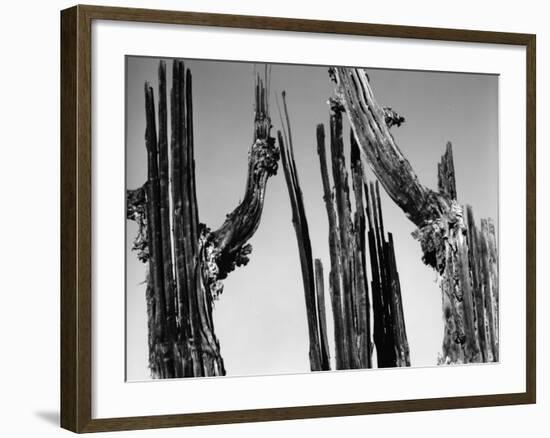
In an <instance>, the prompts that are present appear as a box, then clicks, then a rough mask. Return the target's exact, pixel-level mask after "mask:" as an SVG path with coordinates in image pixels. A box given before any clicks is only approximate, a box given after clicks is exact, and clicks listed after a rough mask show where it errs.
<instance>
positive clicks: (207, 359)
mask: <svg viewBox="0 0 550 438" xmlns="http://www.w3.org/2000/svg"><path fill="white" fill-rule="evenodd" d="M158 74H159V98H158V104H159V108H158V123H159V127H158V138H157V127H156V121H155V107H154V95H153V89H152V87H151V86H150V85H149V84H148V83H146V84H145V109H146V130H145V143H146V148H147V169H148V170H147V181H146V182H145V184H144V185H143V186H142V187H140V188H138V189H136V190H128V191H127V218H128V219H130V220H134V221H135V222H136V223H137V224H138V235H137V237H136V239H135V241H134V246H133V249H134V250H136V251H137V255H138V258H139V260H141V261H142V262H146V263H148V273H147V289H146V302H147V316H148V331H149V338H148V344H149V368H150V371H151V376H152V377H153V378H175V377H191V376H194V377H198V376H217V375H224V374H225V368H224V363H223V358H222V356H221V352H220V345H219V341H218V339H217V337H216V335H215V331H214V325H213V320H212V310H213V301H214V300H215V299H217V298H218V297H219V295H220V294H221V293H222V290H223V285H222V280H223V279H224V278H226V277H227V275H228V274H229V273H230V272H231V271H232V270H234V269H235V267H236V266H241V265H245V264H246V263H247V262H248V255H249V254H250V252H251V250H252V248H251V246H250V245H249V244H247V241H248V240H249V239H250V238H251V237H252V235H253V234H254V232H255V231H256V229H257V228H258V225H259V222H260V217H261V213H262V207H263V199H264V193H265V189H266V184H267V180H268V178H269V177H270V176H271V175H274V174H275V173H276V171H277V161H278V158H279V152H278V150H277V148H276V147H275V139H274V138H273V137H271V136H270V128H271V121H270V118H269V113H268V106H267V92H266V87H265V81H264V80H262V79H261V78H260V77H259V76H258V77H257V78H256V101H255V108H254V109H255V111H254V138H253V143H252V145H251V147H250V148H249V151H248V175H247V183H246V189H245V196H244V198H243V201H242V202H241V203H240V204H239V205H238V206H237V207H236V208H235V210H234V211H233V212H231V213H230V214H228V215H227V217H226V220H225V222H224V223H223V225H222V226H221V227H220V228H219V229H218V230H215V231H211V230H210V229H209V228H208V227H206V226H205V225H203V224H200V223H199V220H198V205H197V197H196V185H195V184H196V183H195V161H194V138H193V98H192V75H191V72H190V70H189V69H187V70H186V69H185V66H184V63H183V62H182V61H180V60H174V61H173V64H172V89H171V93H170V103H171V104H170V111H171V140H170V147H168V126H167V124H168V122H167V98H166V66H165V63H164V61H161V62H160V63H159V72H158Z"/></svg>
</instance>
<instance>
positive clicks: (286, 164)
mask: <svg viewBox="0 0 550 438" xmlns="http://www.w3.org/2000/svg"><path fill="white" fill-rule="evenodd" d="M282 97H283V109H284V119H283V116H282V115H281V120H282V125H283V133H281V132H280V131H279V132H278V140H279V147H280V150H281V157H282V163H283V168H284V171H285V179H286V182H287V187H288V193H289V198H290V205H291V208H292V222H293V225H294V229H295V231H296V240H297V243H298V252H299V255H300V262H301V267H302V280H303V287H304V294H305V302H306V313H307V321H308V331H309V348H310V354H309V358H310V365H311V370H312V371H317V370H328V369H330V363H329V349H328V340H327V332H326V316H325V300H324V280H323V269H322V263H321V261H320V260H319V259H316V260H315V271H314V268H313V257H312V249H311V242H310V237H309V230H308V223H307V218H306V214H305V209H304V203H303V195H302V190H301V188H300V183H299V179H298V174H297V171H296V165H295V162H294V151H293V143H292V133H291V128H290V117H289V115H288V109H287V105H286V98H285V93H284V92H283V96H282ZM350 143H351V154H350V156H351V172H352V187H353V195H354V201H355V211H354V212H353V211H352V206H351V201H350V193H349V192H350V188H349V185H348V173H347V170H346V160H345V154H344V140H343V135H342V114H341V108H339V107H338V105H331V116H330V154H331V165H332V166H331V167H332V180H333V181H334V189H332V188H331V183H330V176H329V172H328V164H327V153H326V148H325V130H324V126H323V125H318V126H317V151H318V154H319V161H320V166H321V181H322V184H323V191H324V195H323V199H324V202H325V207H326V210H327V216H328V222H329V233H328V236H329V250H330V262H331V269H330V274H329V289H330V297H331V304H332V314H333V320H334V340H335V346H336V369H358V368H371V367H372V352H373V344H372V337H371V328H370V327H371V307H370V300H369V293H368V275H367V266H366V260H367V245H366V242H365V232H366V216H365V208H366V213H367V215H368V218H369V249H370V259H371V261H372V262H373V266H374V267H375V270H374V268H373V272H374V274H373V275H375V278H376V280H374V281H373V287H376V288H377V291H379V292H378V295H377V296H376V297H375V298H377V299H378V298H380V299H382V298H381V297H382V294H385V295H384V298H383V303H382V304H380V305H379V306H378V307H376V308H375V309H374V311H375V312H374V322H375V327H376V324H377V323H379V324H381V326H380V327H381V330H382V333H387V335H384V342H385V344H384V348H386V349H387V350H388V351H389V352H391V353H392V354H393V356H392V359H391V361H390V360H386V361H385V362H383V363H384V366H407V365H410V361H409V350H408V344H407V337H406V333H405V323H404V319H403V308H402V305H401V290H400V286H399V276H398V274H397V267H396V263H395V255H394V250H393V241H392V238H391V234H390V235H389V239H390V240H389V242H387V241H386V240H385V237H384V229H383V226H382V227H379V226H378V223H379V222H378V221H380V223H381V221H382V210H381V208H380V201H379V194H377V197H375V196H373V199H374V202H378V203H377V205H376V207H375V210H374V211H375V212H376V218H375V220H376V224H377V225H376V227H375V228H374V227H373V225H372V221H373V219H372V215H371V211H373V207H372V205H371V204H370V202H369V196H368V189H364V183H363V181H364V176H363V166H362V163H361V160H360V153H359V146H358V145H357V143H356V142H355V138H354V137H353V135H352V133H351V132H350ZM373 187H374V186H373ZM364 191H365V192H366V193H364ZM375 233H376V234H375ZM375 235H376V239H377V240H374V239H375ZM373 245H374V246H373ZM376 245H379V247H378V249H377V247H376ZM379 269H380V270H381V272H382V274H381V273H380V272H379ZM381 275H383V277H382V276H381ZM386 314H387V315H386ZM375 330H376V328H375ZM379 332H380V331H378V332H376V331H375V334H376V333H379ZM390 335H391V339H390ZM394 339H395V341H394ZM381 348H382V344H377V349H381ZM384 354H385V353H384V351H382V350H381V351H380V352H379V354H378V357H379V364H380V358H381V357H384ZM386 356H387V354H386Z"/></svg>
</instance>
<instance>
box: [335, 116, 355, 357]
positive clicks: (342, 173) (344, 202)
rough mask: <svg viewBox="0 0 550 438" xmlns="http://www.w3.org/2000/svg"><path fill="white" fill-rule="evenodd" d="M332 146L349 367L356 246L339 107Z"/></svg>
mask: <svg viewBox="0 0 550 438" xmlns="http://www.w3.org/2000/svg"><path fill="white" fill-rule="evenodd" d="M330 150H331V161H332V177H333V181H334V195H335V196H334V199H335V204H336V215H337V219H338V237H339V239H340V251H339V259H340V268H341V273H342V289H341V292H342V299H343V303H342V314H343V320H344V324H343V326H344V346H345V350H346V355H347V357H348V363H349V367H350V368H359V355H358V352H357V343H356V340H355V339H354V337H355V327H354V307H355V306H354V299H353V298H354V297H353V286H352V283H353V277H352V275H353V274H352V266H353V260H352V257H353V249H352V241H351V236H352V233H353V229H352V224H351V207H350V201H349V186H348V182H347V171H346V165H345V157H344V141H343V137H342V114H341V112H340V111H339V110H335V111H331V115H330Z"/></svg>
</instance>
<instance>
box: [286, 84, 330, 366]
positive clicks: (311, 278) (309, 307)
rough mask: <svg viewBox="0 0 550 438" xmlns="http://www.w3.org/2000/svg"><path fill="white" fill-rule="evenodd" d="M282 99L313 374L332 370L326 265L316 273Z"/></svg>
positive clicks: (288, 180)
mask: <svg viewBox="0 0 550 438" xmlns="http://www.w3.org/2000/svg"><path fill="white" fill-rule="evenodd" d="M282 98H283V108H284V114H285V120H284V121H283V132H284V134H283V133H281V131H278V133H277V136H278V140H279V149H280V151H281V162H282V164H283V169H284V173H285V180H286V184H287V188H288V195H289V197H290V205H291V208H292V223H293V225H294V230H295V232H296V240H297V243H298V253H299V255H300V266H301V269H302V281H303V287H304V296H305V303H306V312H307V323H308V334H309V361H310V368H311V371H320V370H329V369H330V362H329V350H328V342H327V334H326V323H325V308H324V306H325V303H324V284H323V266H322V264H321V261H320V260H316V261H315V271H314V266H313V255H312V251H311V241H310V238H309V227H308V223H307V217H306V213H305V208H304V201H303V196H302V190H301V189H300V182H299V180H298V173H297V171H296V164H295V162H294V149H293V144H292V132H291V128H290V118H289V116H288V109H287V105H286V98H285V93H284V92H283V94H282ZM281 118H282V117H281Z"/></svg>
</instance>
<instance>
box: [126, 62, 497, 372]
mask: <svg viewBox="0 0 550 438" xmlns="http://www.w3.org/2000/svg"><path fill="white" fill-rule="evenodd" d="M186 65H187V66H188V67H190V68H191V72H192V74H193V106H194V125H195V160H196V178H197V198H198V203H199V220H200V221H201V222H203V223H206V224H207V225H208V226H209V227H211V228H213V229H214V228H217V227H219V226H220V225H221V224H222V222H223V220H224V218H225V215H226V214H227V213H229V212H230V211H231V210H233V209H234V208H235V207H236V206H237V204H238V203H239V201H240V200H241V199H242V196H243V194H244V185H245V179H246V168H247V150H248V147H249V145H250V143H251V141H252V128H253V84H254V79H253V78H254V76H253V72H254V64H251V63H238V62H217V61H198V60H190V61H188V62H187V63H186ZM157 68H158V58H141V57H127V77H126V87H127V102H126V112H127V116H126V123H127V126H126V128H127V137H126V184H127V188H136V187H138V186H140V185H141V184H143V182H144V181H145V180H146V175H147V166H146V150H145V142H144V132H145V109H144V108H145V106H144V95H143V84H144V82H145V81H149V82H150V83H151V84H152V85H153V87H154V89H155V101H156V99H157V97H158V96H157V85H158V82H157ZM260 68H262V69H263V65H261V67H260ZM368 72H369V77H370V79H371V84H372V87H373V90H374V93H375V97H376V99H377V100H378V102H379V103H380V104H382V105H384V106H391V107H392V108H393V109H394V110H396V111H398V112H399V113H400V114H402V115H403V116H404V117H405V118H406V123H405V124H404V125H402V126H401V127H400V128H393V129H392V132H393V135H394V137H395V140H396V142H397V144H398V145H399V147H400V148H401V150H402V151H403V153H404V155H405V156H406V157H407V158H408V159H409V161H410V163H411V165H412V167H413V169H414V170H415V171H416V173H417V174H418V177H419V179H420V181H421V182H422V183H423V184H424V185H427V186H428V187H431V188H436V187H437V162H438V161H439V159H440V157H441V155H442V153H443V152H444V148H445V144H446V142H447V141H451V142H452V143H453V152H454V159H455V171H456V180H457V191H458V200H459V202H461V203H469V204H471V205H472V206H473V208H474V214H475V215H476V220H477V221H478V222H479V219H480V218H481V217H492V218H494V219H495V220H496V219H497V217H498V155H497V154H498V77H497V76H492V75H479V74H458V73H457V74H455V73H437V72H419V71H401V70H373V69H369V70H368ZM167 76H168V77H167V79H168V90H169V89H170V81H171V61H170V60H167ZM282 90H286V92H287V103H288V107H289V112H290V118H291V124H292V133H293V140H294V147H295V151H294V153H295V159H296V165H297V170H298V174H299V178H300V183H301V186H302V190H303V195H304V202H305V206H306V214H307V218H308V222H309V227H310V237H311V242H312V248H313V256H314V257H316V258H320V259H321V260H322V261H323V264H324V267H325V275H326V276H327V275H328V271H329V270H330V261H329V252H328V223H327V217H326V210H325V207H324V204H323V200H322V186H321V175H320V171H319V160H318V156H317V152H316V137H315V127H316V125H317V124H318V123H324V124H325V130H326V131H327V133H328V117H329V112H328V106H327V105H326V101H327V99H328V98H329V97H330V96H331V95H332V93H333V88H332V84H331V82H330V81H329V78H328V74H327V67H311V66H296V65H278V64H277V65H273V67H272V75H271V92H272V94H271V101H270V106H271V112H272V114H271V116H272V123H273V125H274V131H273V135H274V136H275V133H276V130H277V129H280V121H279V117H278V114H277V111H276V105H275V93H277V94H278V95H280V92H281V91H282ZM344 128H345V139H346V154H347V164H348V165H349V142H348V141H347V139H348V135H349V126H348V125H347V124H345V125H344ZM329 168H330V166H329ZM367 173H368V175H369V176H370V178H371V179H374V177H373V176H372V174H371V173H370V171H367ZM350 184H351V181H350ZM382 209H383V213H384V221H385V226H386V231H390V232H392V233H393V235H394V243H395V250H396V259H397V267H398V270H399V275H400V279H401V290H402V295H403V303H404V313H405V320H406V327H407V335H408V339H409V345H410V350H411V363H412V366H432V365H435V363H436V359H437V353H438V352H439V351H440V348H441V341H442V334H443V323H442V315H441V292H440V290H439V287H438V286H437V284H436V283H435V280H436V275H435V272H434V271H433V270H432V269H430V268H428V267H426V266H425V265H423V264H422V262H421V250H420V245H419V244H418V242H417V241H415V240H414V239H413V238H412V236H411V232H412V231H414V226H413V224H412V223H411V222H410V221H408V220H407V219H406V217H405V215H404V214H403V212H402V211H401V210H400V209H399V208H397V207H396V206H395V205H394V204H393V203H392V201H391V200H390V199H389V198H388V196H387V195H386V194H385V192H384V193H382ZM136 229H137V227H136V225H135V224H134V223H133V222H127V262H126V271H127V286H126V287H127V291H126V300H127V306H126V309H127V310H126V311H127V315H126V324H127V326H126V327H127V346H126V348H127V352H126V354H127V378H128V380H130V381H131V380H144V379H149V378H150V376H149V372H148V369H147V316H146V307H145V285H144V284H143V281H144V279H145V265H143V264H142V263H140V262H139V261H138V260H137V258H136V255H135V253H132V252H130V248H131V244H132V241H133V238H134V237H135V234H136ZM250 243H251V244H252V246H253V251H252V254H251V257H250V263H249V264H248V265H247V266H245V267H241V268H238V269H237V270H236V271H234V272H232V273H231V274H230V275H229V277H228V278H227V279H226V280H225V281H224V283H225V287H224V292H223V294H222V295H221V297H220V299H219V301H217V302H216V303H215V309H214V324H215V330H216V334H217V336H218V338H219V340H220V345H221V353H222V356H223V358H224V361H225V366H226V370H227V374H228V375H229V376H232V375H233V376H235V375H237V376H239V375H250V374H280V373H298V372H308V371H309V360H308V335H307V320H306V310H305V303H304V294H303V289H302V280H301V273H300V264H299V258H298V251H297V245H296V238H295V234H294V229H293V227H292V222H291V210H290V202H289V199H288V192H287V188H286V185H285V181H284V175H283V172H282V169H281V168H280V169H279V172H278V173H277V175H276V176H274V177H272V178H271V179H270V180H269V182H268V187H267V193H266V199H265V205H264V211H263V215H262V220H261V223H260V227H259V229H258V231H257V232H256V234H255V235H254V237H253V238H252V239H251V241H250ZM369 274H370V272H369ZM370 278H372V277H370V276H369V280H370ZM325 284H326V285H328V278H326V279H325ZM325 292H326V294H327V300H326V302H327V306H328V307H327V322H328V324H329V328H328V329H329V336H330V340H329V341H330V346H331V357H333V355H334V344H333V336H332V314H331V311H330V299H328V290H327V291H325Z"/></svg>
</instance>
